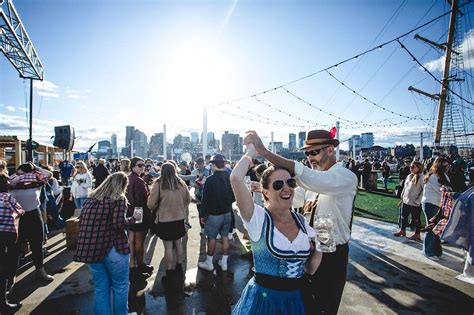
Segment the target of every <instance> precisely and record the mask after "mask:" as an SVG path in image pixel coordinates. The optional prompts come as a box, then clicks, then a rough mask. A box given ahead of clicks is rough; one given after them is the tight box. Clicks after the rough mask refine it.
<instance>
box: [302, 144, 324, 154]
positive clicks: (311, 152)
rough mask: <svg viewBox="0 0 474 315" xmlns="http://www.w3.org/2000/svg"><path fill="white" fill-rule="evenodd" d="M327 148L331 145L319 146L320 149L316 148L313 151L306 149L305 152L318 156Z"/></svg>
mask: <svg viewBox="0 0 474 315" xmlns="http://www.w3.org/2000/svg"><path fill="white" fill-rule="evenodd" d="M326 148H329V145H327V146H325V147H322V148H319V149H316V150H311V151H304V154H305V155H306V156H309V155H311V156H316V155H318V154H319V153H321V151H322V150H324V149H326Z"/></svg>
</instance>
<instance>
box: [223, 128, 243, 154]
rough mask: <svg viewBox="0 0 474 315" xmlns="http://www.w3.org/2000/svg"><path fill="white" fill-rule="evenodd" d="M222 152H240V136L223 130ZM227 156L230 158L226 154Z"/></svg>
mask: <svg viewBox="0 0 474 315" xmlns="http://www.w3.org/2000/svg"><path fill="white" fill-rule="evenodd" d="M222 152H223V153H224V155H226V156H227V155H229V153H230V154H240V153H242V138H241V137H240V136H239V135H238V134H233V133H229V132H228V131H225V132H224V134H222ZM228 158H230V159H231V158H232V157H231V156H228Z"/></svg>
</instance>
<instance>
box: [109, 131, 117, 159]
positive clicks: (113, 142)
mask: <svg viewBox="0 0 474 315" xmlns="http://www.w3.org/2000/svg"><path fill="white" fill-rule="evenodd" d="M110 143H111V145H112V147H111V149H112V154H113V155H117V135H116V134H115V133H114V134H112V136H111V137H110Z"/></svg>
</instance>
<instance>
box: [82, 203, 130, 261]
mask: <svg viewBox="0 0 474 315" xmlns="http://www.w3.org/2000/svg"><path fill="white" fill-rule="evenodd" d="M126 211H127V203H126V200H125V199H124V200H112V199H108V198H106V199H104V200H102V201H98V200H95V199H92V198H87V199H86V201H85V202H84V205H83V207H82V210H81V215H80V217H79V218H80V227H79V237H78V240H77V249H76V254H75V255H74V260H75V261H79V262H85V263H93V262H98V261H101V260H102V259H103V258H104V257H105V255H107V253H108V252H109V251H110V249H111V248H112V247H113V246H115V248H116V249H117V251H118V252H119V253H122V254H128V253H130V249H129V247H128V237H127V233H126V232H125V228H126V227H127V226H128V225H130V224H133V223H135V219H134V218H133V217H130V218H126V217H125V213H126Z"/></svg>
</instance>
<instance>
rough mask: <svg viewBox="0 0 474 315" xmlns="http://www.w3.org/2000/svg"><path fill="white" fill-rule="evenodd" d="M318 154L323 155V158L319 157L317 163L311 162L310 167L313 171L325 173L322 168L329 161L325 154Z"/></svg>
mask: <svg viewBox="0 0 474 315" xmlns="http://www.w3.org/2000/svg"><path fill="white" fill-rule="evenodd" d="M320 154H323V156H322V157H321V160H320V161H319V162H317V161H313V162H311V166H312V168H313V170H318V171H325V170H326V169H325V168H324V165H325V164H326V163H327V161H328V160H329V157H328V155H327V154H325V153H323V152H321V153H320Z"/></svg>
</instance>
